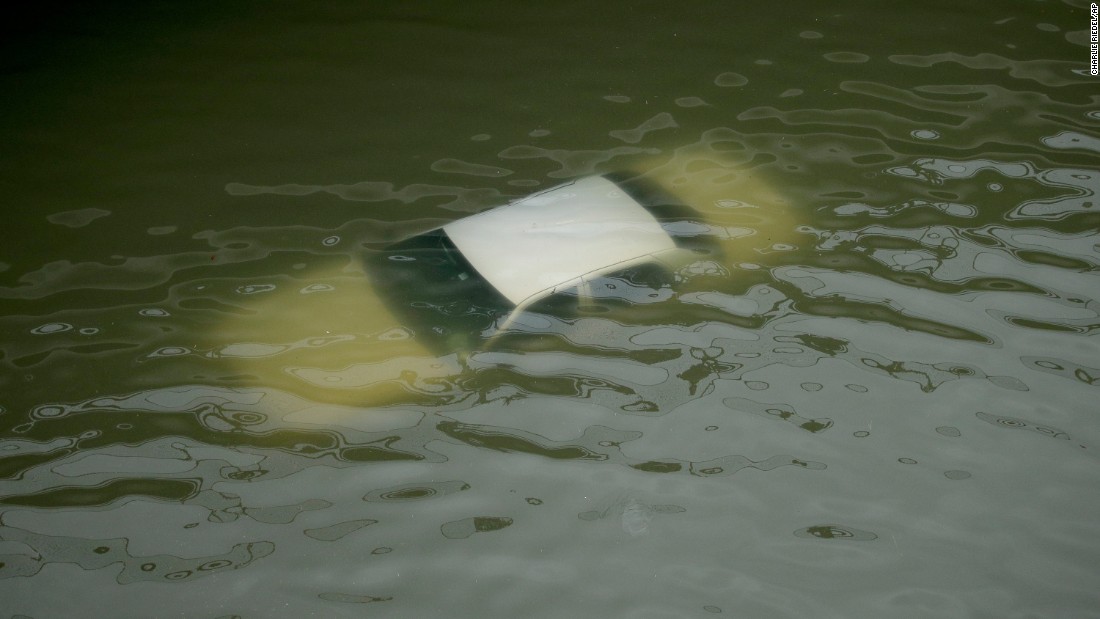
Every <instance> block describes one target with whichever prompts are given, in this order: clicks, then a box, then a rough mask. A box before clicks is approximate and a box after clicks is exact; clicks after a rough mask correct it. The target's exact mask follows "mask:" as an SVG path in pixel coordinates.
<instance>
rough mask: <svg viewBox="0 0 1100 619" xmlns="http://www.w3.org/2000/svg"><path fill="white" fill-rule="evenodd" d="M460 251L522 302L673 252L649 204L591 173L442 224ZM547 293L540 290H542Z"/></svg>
mask: <svg viewBox="0 0 1100 619" xmlns="http://www.w3.org/2000/svg"><path fill="white" fill-rule="evenodd" d="M443 230H444V232H446V233H447V236H448V237H450V239H451V242H453V243H454V244H455V247H457V248H458V250H459V251H460V252H462V255H463V256H464V257H465V258H466V260H468V261H469V262H470V264H471V265H472V266H473V267H474V268H475V269H477V271H478V273H480V274H481V276H482V277H484V278H485V279H486V280H487V281H488V282H489V283H490V284H492V285H493V287H495V288H496V289H497V290H498V291H499V292H500V293H501V294H503V295H504V296H505V297H507V298H508V300H509V301H511V302H512V303H514V304H516V305H517V306H518V305H521V304H523V303H524V302H525V301H532V300H535V299H537V298H538V297H539V296H544V295H546V294H549V293H551V292H553V291H554V290H555V289H560V288H564V287H565V286H564V285H566V284H568V285H569V286H572V285H576V284H577V283H579V282H578V280H579V279H580V278H581V276H584V275H589V276H597V275H600V274H604V273H608V272H610V271H613V270H617V269H618V268H623V267H625V266H628V264H629V263H637V262H639V261H640V260H644V259H648V257H649V256H651V255H653V254H656V253H660V252H664V251H668V250H671V249H675V247H676V245H675V243H674V242H673V240H672V237H671V236H669V234H668V233H667V232H666V231H665V230H664V228H662V227H661V224H660V222H658V221H657V219H656V218H654V216H653V215H652V214H651V213H650V212H649V211H648V210H646V208H645V207H643V206H642V205H641V204H639V203H638V202H637V201H636V200H634V199H633V198H632V197H630V196H629V195H627V194H626V193H625V192H624V191H623V190H622V189H620V188H619V186H618V185H616V184H615V183H614V182H612V181H610V180H608V179H606V178H604V177H601V176H590V177H586V178H582V179H579V180H575V181H573V182H571V183H567V184H565V185H560V186H558V187H554V188H552V189H548V190H546V191H543V192H540V193H536V194H533V195H531V196H528V197H526V198H523V199H522V200H518V201H516V202H512V203H510V204H507V205H505V206H501V207H498V208H495V209H492V210H489V211H486V212H484V213H479V214H477V215H473V216H471V217H466V218H464V219H460V220H458V221H455V222H453V223H450V224H448V225H446V226H444V227H443ZM540 293H541V294H540Z"/></svg>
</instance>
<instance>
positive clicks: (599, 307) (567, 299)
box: [203, 174, 789, 408]
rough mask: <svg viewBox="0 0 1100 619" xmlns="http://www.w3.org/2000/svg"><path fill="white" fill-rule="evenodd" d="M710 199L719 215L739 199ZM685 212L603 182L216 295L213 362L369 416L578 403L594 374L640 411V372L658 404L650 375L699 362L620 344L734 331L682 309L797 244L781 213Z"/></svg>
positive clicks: (238, 378) (625, 180)
mask: <svg viewBox="0 0 1100 619" xmlns="http://www.w3.org/2000/svg"><path fill="white" fill-rule="evenodd" d="M696 189H698V187H696ZM702 189H707V190H712V192H711V194H710V195H708V196H707V199H706V200H702V201H701V202H705V203H708V204H710V205H714V204H715V202H716V200H715V198H714V197H713V196H714V194H718V195H729V194H730V193H733V192H734V191H736V190H737V188H736V187H732V188H731V186H730V185H729V184H728V183H712V184H709V185H707V186H705V187H703V188H702ZM693 197H698V196H693ZM693 201H700V200H693ZM685 202H686V201H685V200H682V199H679V198H677V197H675V196H673V195H672V194H671V193H670V192H668V191H666V190H665V189H663V188H662V186H660V185H658V184H656V183H654V182H653V181H651V180H650V179H649V178H647V177H644V176H639V175H630V174H608V175H603V176H591V177H584V178H578V179H576V180H573V181H570V182H567V183H565V184H562V185H559V186H556V187H552V188H549V189H546V190H544V191H541V192H538V193H535V194H533V195H530V196H527V197H525V198H522V199H519V200H516V201H514V202H510V203H508V204H505V205H503V206H500V207H497V208H493V209H489V210H487V211H484V212H481V213H478V214H475V215H472V216H469V217H465V218H462V219H458V220H456V221H453V222H451V223H448V224H446V225H443V226H442V227H438V228H434V229H430V230H427V231H424V232H421V233H419V234H415V235H413V236H411V237H408V238H405V239H403V240H400V241H397V242H395V243H392V244H387V245H373V244H365V245H362V246H360V248H358V249H356V250H355V252H354V253H348V252H344V253H326V254H319V255H316V256H315V257H314V258H311V259H310V262H308V263H298V264H296V265H294V269H290V270H282V271H281V274H280V275H278V276H275V277H272V278H271V279H270V282H269V283H261V284H260V285H258V286H257V287H255V288H256V289H261V288H262V289H263V290H264V291H263V292H262V294H253V295H250V296H248V297H247V298H244V297H240V296H238V295H236V294H234V291H233V290H226V291H222V292H220V293H217V294H218V295H220V296H216V297H215V292H213V291H207V292H206V294H208V295H210V296H211V297H214V298H211V302H217V303H219V304H221V305H220V306H232V307H233V308H234V309H232V310H231V311H229V310H227V311H225V312H224V314H225V316H226V320H225V321H224V322H222V323H221V324H219V325H218V326H217V328H216V329H212V330H210V331H209V332H208V333H207V335H208V337H210V338H212V340H211V341H210V343H209V344H207V345H205V346H203V348H204V349H205V350H207V351H209V352H208V353H206V355H205V357H206V358H207V359H208V360H210V359H213V360H215V363H217V364H219V365H220V367H219V370H218V374H219V375H220V376H221V380H222V381H223V382H225V383H228V384H235V385H241V386H256V385H263V386H267V387H274V388H278V389H282V390H286V391H291V392H294V393H297V394H299V395H302V396H304V397H307V398H309V399H311V400H313V401H316V402H324V403H336V404H347V405H352V406H355V407H357V408H362V407H377V406H386V405H390V404H395V403H399V404H418V405H419V404H428V403H438V402H440V401H455V400H459V399H463V398H466V397H467V396H469V395H470V394H471V393H479V394H481V395H479V396H478V397H479V398H484V397H487V396H485V393H488V392H494V391H495V390H498V388H501V389H503V390H504V391H509V390H513V391H514V390H517V389H518V390H519V391H523V392H528V393H534V392H544V393H550V392H555V393H565V392H571V391H572V390H573V387H572V386H570V385H572V384H573V383H574V382H575V381H577V380H581V381H588V380H589V379H588V378H585V377H586V376H589V375H591V376H596V375H604V376H609V377H612V378H611V379H610V380H611V381H612V383H614V384H612V383H608V384H611V385H612V386H611V387H609V388H611V389H613V390H615V391H616V392H619V393H625V394H629V393H633V392H634V391H636V389H635V387H632V386H630V385H629V384H627V383H634V382H637V381H635V380H634V379H632V378H630V376H632V375H634V374H636V373H637V372H639V371H641V372H643V373H645V374H646V378H644V379H639V380H641V381H642V383H645V384H647V385H650V386H647V387H644V389H652V388H654V387H653V386H655V385H656V384H657V382H660V381H659V380H658V379H660V377H661V376H676V375H678V374H679V373H680V371H679V370H670V369H667V368H660V369H659V368H657V367H656V366H653V365H652V364H655V363H660V364H665V365H667V364H668V363H676V360H677V359H678V358H680V357H681V356H683V355H684V354H686V353H685V352H684V350H682V349H681V348H679V347H677V346H668V345H657V344H654V345H656V346H658V347H657V348H653V347H652V346H654V345H648V344H639V343H637V342H635V341H633V340H623V337H620V336H623V334H624V333H626V332H627V331H631V330H634V331H637V330H639V329H642V330H645V329H652V328H657V327H661V326H665V325H670V324H681V325H685V326H687V327H689V328H691V327H690V326H691V325H694V324H702V323H705V322H716V321H717V322H722V321H724V320H725V319H726V318H728V315H725V314H724V313H723V312H722V310H721V309H718V308H714V307H708V306H706V305H705V304H704V305H700V304H698V303H681V302H679V296H678V295H681V294H686V295H687V296H691V292H692V290H693V289H694V288H698V289H699V290H700V291H714V290H719V289H723V288H727V287H728V285H729V280H728V279H726V278H727V277H728V275H729V273H730V270H731V269H732V268H734V267H733V264H734V263H735V262H737V261H740V260H748V259H749V258H747V257H748V256H751V255H754V254H755V252H757V251H760V249H759V248H760V247H768V246H770V245H771V244H772V243H773V242H774V241H775V240H779V239H782V238H784V237H783V236H782V233H779V232H776V231H777V230H787V229H789V225H788V223H789V221H788V220H787V219H786V215H785V214H784V213H783V211H782V210H780V209H770V208H759V207H757V206H754V205H751V204H748V203H742V202H736V201H733V200H728V201H727V200H723V201H722V202H729V203H730V204H732V206H730V205H727V204H722V205H719V206H720V207H721V208H718V207H715V208H711V209H709V210H707V211H704V210H699V209H696V208H692V207H691V206H689V205H688V204H686V203H685ZM326 261H327V262H326ZM738 264H740V263H738ZM700 274H702V275H700ZM236 291H237V292H239V291H240V288H239V287H238V288H237V290H236ZM594 330H595V331H594ZM599 330H605V331H606V334H605V335H606V336H605V335H600V334H598V333H596V331H599ZM611 340H616V341H615V342H612V341H611ZM640 341H641V340H638V342H640ZM208 362H209V361H208ZM692 362H693V361H692ZM594 364H595V365H600V368H598V369H597V368H593V369H589V370H586V369H583V368H586V367H589V366H593V365H594ZM612 366H615V367H612ZM619 366H621V367H619ZM628 366H629V367H628ZM669 367H671V366H669ZM646 368H649V369H648V370H647V369H646ZM605 370H606V371H605ZM205 371H209V370H208V369H207V370H204V372H205ZM658 375H659V376H658ZM661 380H663V379H661ZM655 381H656V382H655ZM639 384H640V383H639ZM586 388H587V387H585V389H586ZM601 389H602V387H601ZM582 390H583V389H582ZM630 397H632V398H633V397H634V396H630ZM635 399H637V398H635ZM649 399H650V400H653V399H654V398H649Z"/></svg>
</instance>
